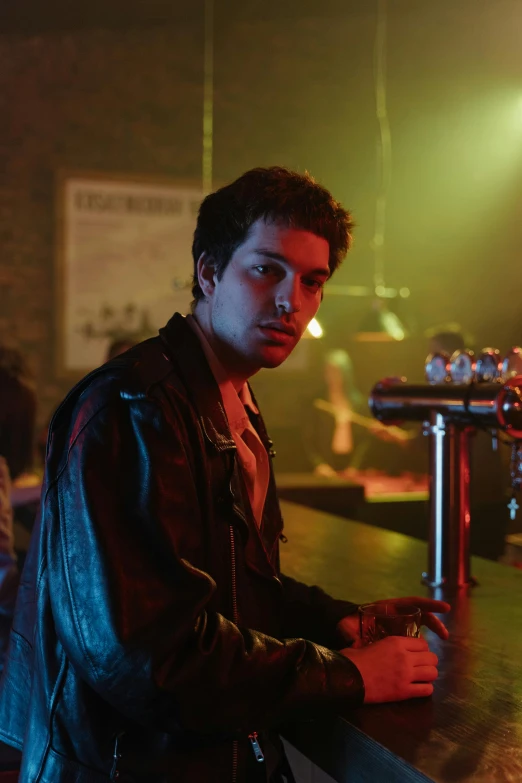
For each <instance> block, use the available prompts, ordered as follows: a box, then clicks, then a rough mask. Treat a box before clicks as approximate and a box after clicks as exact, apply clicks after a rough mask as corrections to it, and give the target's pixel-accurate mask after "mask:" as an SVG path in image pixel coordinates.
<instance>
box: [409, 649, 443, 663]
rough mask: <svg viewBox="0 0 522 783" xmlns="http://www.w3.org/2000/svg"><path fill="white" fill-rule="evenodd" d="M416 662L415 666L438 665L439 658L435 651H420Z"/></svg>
mask: <svg viewBox="0 0 522 783" xmlns="http://www.w3.org/2000/svg"><path fill="white" fill-rule="evenodd" d="M415 658H416V661H417V662H416V663H414V664H413V665H414V666H437V664H438V662H439V659H438V658H437V656H436V655H435V653H433V652H423V653H418V654H417V655H416V656H415Z"/></svg>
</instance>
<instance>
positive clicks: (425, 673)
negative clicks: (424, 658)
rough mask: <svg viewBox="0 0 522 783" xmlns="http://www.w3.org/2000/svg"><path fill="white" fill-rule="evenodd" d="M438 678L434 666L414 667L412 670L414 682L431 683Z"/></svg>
mask: <svg viewBox="0 0 522 783" xmlns="http://www.w3.org/2000/svg"><path fill="white" fill-rule="evenodd" d="M438 676H439V672H438V671H437V667H436V666H416V667H415V668H414V670H413V677H414V679H415V682H433V680H436V679H437V677H438Z"/></svg>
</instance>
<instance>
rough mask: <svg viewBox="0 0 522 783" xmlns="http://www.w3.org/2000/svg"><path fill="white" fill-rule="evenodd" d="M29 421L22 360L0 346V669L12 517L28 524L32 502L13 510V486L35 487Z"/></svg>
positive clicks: (31, 394)
mask: <svg viewBox="0 0 522 783" xmlns="http://www.w3.org/2000/svg"><path fill="white" fill-rule="evenodd" d="M35 418H36V394H35V390H34V387H33V384H32V380H31V376H30V373H29V371H28V368H27V366H26V363H25V360H24V358H23V356H22V354H21V353H20V352H19V351H16V350H14V349H12V348H6V347H4V346H0V671H1V670H2V668H3V658H4V654H5V649H6V645H7V638H8V634H9V628H10V625H11V620H12V616H13V612H14V605H15V600H16V593H17V590H18V579H19V572H18V565H17V556H16V554H15V549H14V527H13V522H14V516H15V514H16V519H17V520H18V521H20V520H21V521H22V523H23V521H26V518H28V517H30V518H31V526H32V522H33V521H34V516H35V512H36V508H35V507H34V503H33V504H24V503H23V502H21V503H20V505H19V506H17V507H16V508H15V510H14V512H13V505H12V495H13V488H14V489H18V490H22V494H23V490H24V488H26V487H30V486H31V485H34V484H35V483H36V485H38V483H39V480H38V478H36V479H35V476H34V475H33V474H32V473H31V470H32V467H33V446H34V444H33V438H34V425H35ZM19 494H20V493H19ZM33 494H34V493H33ZM29 506H30V508H29Z"/></svg>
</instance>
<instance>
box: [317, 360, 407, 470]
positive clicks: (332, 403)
mask: <svg viewBox="0 0 522 783" xmlns="http://www.w3.org/2000/svg"><path fill="white" fill-rule="evenodd" d="M312 406H313V409H312V411H309V410H307V411H306V413H305V415H304V416H303V422H304V424H303V430H302V434H303V440H304V444H305V449H306V451H307V453H308V455H309V458H310V461H311V463H312V465H313V470H314V473H316V474H317V475H320V476H336V475H339V474H342V473H345V472H346V471H350V470H352V471H353V470H361V469H363V468H367V467H371V468H375V469H378V468H380V467H382V465H383V464H387V462H393V459H394V458H395V459H396V446H397V445H403V444H405V443H406V442H407V441H408V440H409V439H410V437H411V435H410V433H409V432H408V431H406V430H403V429H401V428H400V427H393V426H392V427H389V426H385V425H384V424H381V422H380V421H377V419H374V418H372V417H371V415H370V412H369V410H368V402H367V400H366V398H365V397H364V395H363V394H362V393H361V392H360V391H359V389H358V388H357V385H356V383H355V378H354V372H353V363H352V360H351V358H350V355H349V354H348V352H347V351H345V350H342V349H335V350H331V351H328V353H327V354H326V356H325V357H324V360H323V363H322V372H321V374H320V386H319V387H318V388H317V389H316V390H315V393H314V399H313V401H312ZM390 444H393V445H392V446H391V449H390ZM390 450H391V452H392V456H391V460H390V459H388V460H387V459H386V454H383V452H388V451H390Z"/></svg>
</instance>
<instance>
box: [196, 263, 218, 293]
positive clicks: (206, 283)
mask: <svg viewBox="0 0 522 783" xmlns="http://www.w3.org/2000/svg"><path fill="white" fill-rule="evenodd" d="M213 260H214V259H213V258H212V256H209V254H208V253H206V252H205V253H202V254H201V255H200V257H199V258H198V263H197V266H196V269H197V273H198V283H199V287H200V288H201V290H202V291H203V296H205V297H207V296H212V294H213V293H214V288H215V287H216V283H215V280H214V277H215V269H214V263H213Z"/></svg>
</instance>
